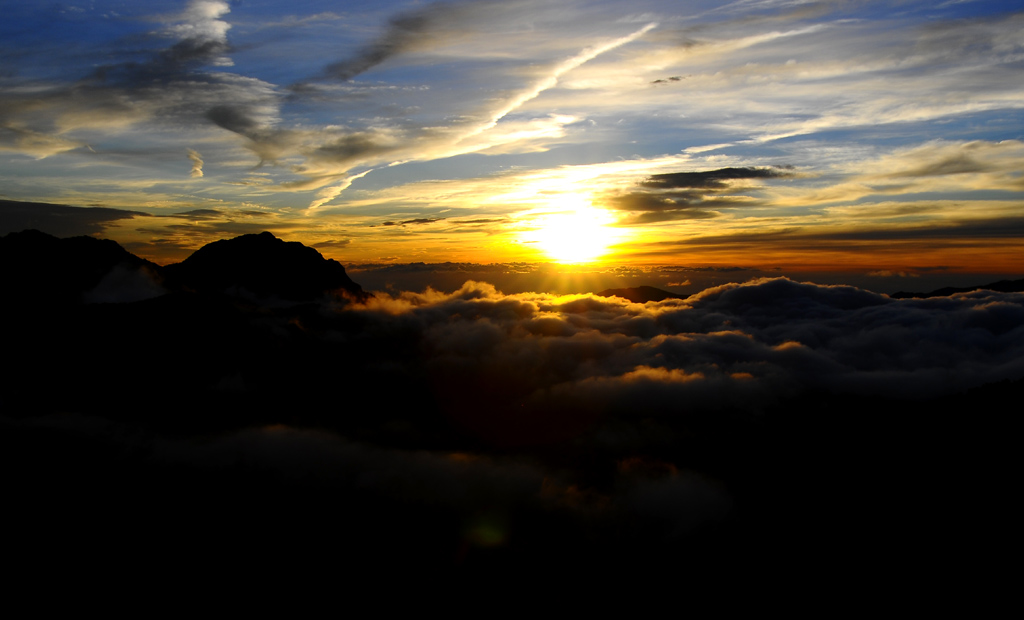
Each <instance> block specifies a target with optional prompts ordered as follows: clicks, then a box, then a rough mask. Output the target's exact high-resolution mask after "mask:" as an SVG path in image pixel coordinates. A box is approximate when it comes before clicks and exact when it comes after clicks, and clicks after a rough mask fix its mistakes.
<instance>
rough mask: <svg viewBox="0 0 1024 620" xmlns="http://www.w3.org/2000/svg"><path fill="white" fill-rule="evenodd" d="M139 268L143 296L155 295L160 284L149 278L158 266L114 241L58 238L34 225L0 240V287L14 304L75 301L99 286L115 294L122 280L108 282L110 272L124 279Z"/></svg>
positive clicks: (130, 283) (110, 275) (130, 277)
mask: <svg viewBox="0 0 1024 620" xmlns="http://www.w3.org/2000/svg"><path fill="white" fill-rule="evenodd" d="M115 269H119V270H120V272H121V273H117V272H115ZM140 270H142V271H145V272H147V273H146V274H145V275H141V276H138V279H141V280H145V281H146V288H147V289H148V290H147V291H146V293H145V294H144V296H152V295H153V294H158V293H155V291H157V290H158V289H159V285H158V284H157V283H156V282H155V281H153V280H152V279H151V276H152V275H153V274H155V273H156V272H157V271H158V270H159V267H158V266H157V265H155V264H154V263H151V262H149V261H146V260H143V259H141V258H139V257H137V256H135V255H134V254H132V253H131V252H129V251H127V250H125V249H124V248H122V247H121V246H120V245H119V244H118V243H117V242H116V241H113V240H110V239H96V238H94V237H86V236H79V237H67V238H64V239H61V238H58V237H54V236H53V235H49V234H47V233H44V232H41V231H38V230H33V229H30V230H24V231H21V232H12V233H9V234H7V235H6V236H4V237H2V238H0V286H3V288H4V290H5V291H6V292H7V293H8V294H9V295H10V297H11V299H13V300H16V301H17V302H18V303H29V304H39V303H54V302H60V303H75V302H78V301H81V300H82V299H83V295H85V296H86V297H88V295H87V293H90V292H91V291H93V290H95V289H97V287H98V286H100V285H101V284H103V286H104V287H106V288H105V290H106V289H109V290H108V291H107V292H108V293H109V294H114V293H115V292H116V291H114V289H115V288H117V287H118V286H120V285H123V284H125V282H121V283H120V284H119V283H118V282H111V281H110V278H111V277H112V274H113V277H114V278H115V279H120V280H126V281H127V280H132V274H138V273H139V272H140ZM127 284H129V285H132V286H135V285H137V284H138V282H127Z"/></svg>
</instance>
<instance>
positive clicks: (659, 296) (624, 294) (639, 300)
mask: <svg viewBox="0 0 1024 620" xmlns="http://www.w3.org/2000/svg"><path fill="white" fill-rule="evenodd" d="M596 295H600V296H601V297H621V298H623V299H628V300H629V301H631V302H633V303H635V304H644V303H647V302H649V301H662V300H665V299H685V298H686V296H685V295H677V294H675V293H670V292H668V291H663V290H661V289H660V288H654V287H653V286H634V287H631V288H609V289H605V290H603V291H601V292H600V293H596Z"/></svg>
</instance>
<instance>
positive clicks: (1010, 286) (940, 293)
mask: <svg viewBox="0 0 1024 620" xmlns="http://www.w3.org/2000/svg"><path fill="white" fill-rule="evenodd" d="M983 289H984V290H989V291H998V292H1000V293H1020V292H1024V279H1021V280H1000V281H998V282H992V283H990V284H981V285H978V286H967V287H963V288H956V287H952V286H947V287H944V288H940V289H935V290H934V291H931V292H930V293H908V292H905V291H899V292H898V293H893V294H892V295H889V297H892V298H893V299H926V298H928V297H949V296H950V295H953V294H956V293H969V292H971V291H979V290H983Z"/></svg>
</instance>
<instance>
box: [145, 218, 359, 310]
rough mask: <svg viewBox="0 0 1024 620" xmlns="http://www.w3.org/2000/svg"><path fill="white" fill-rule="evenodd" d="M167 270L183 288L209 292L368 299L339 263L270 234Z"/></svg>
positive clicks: (231, 242) (221, 246)
mask: <svg viewBox="0 0 1024 620" xmlns="http://www.w3.org/2000/svg"><path fill="white" fill-rule="evenodd" d="M165 269H166V271H167V273H168V274H169V275H170V276H172V277H173V278H174V279H175V280H176V281H177V282H178V283H179V284H182V285H184V286H186V287H188V288H192V289H195V290H197V291H201V292H206V293H223V292H241V291H248V292H249V293H252V294H254V295H256V296H258V297H278V298H281V299H287V300H292V301H305V300H312V299H315V298H317V297H319V296H321V295H323V294H324V293H327V292H330V291H338V290H342V291H346V292H347V293H349V294H350V295H353V296H355V297H358V298H361V297H364V296H365V293H363V290H362V288H361V287H360V286H359V285H358V284H356V283H355V282H353V281H352V280H351V278H349V277H348V274H346V273H345V268H344V267H343V266H342V265H341V263H339V262H338V261H336V260H334V259H326V258H324V257H323V255H321V254H320V252H317V251H316V250H315V249H313V248H311V247H307V246H305V245H303V244H301V243H299V242H297V241H284V240H282V239H278V238H277V237H275V236H274V235H273V234H271V233H270V232H266V231H264V232H261V233H259V234H248V235H242V236H240V237H235V238H233V239H221V240H220V241H214V242H213V243H210V244H207V245H205V246H203V247H202V248H200V249H198V250H196V251H195V252H194V253H193V254H192V255H191V256H189V257H188V258H186V259H185V260H184V261H182V262H181V263H178V264H175V265H168V266H167V267H166V268H165Z"/></svg>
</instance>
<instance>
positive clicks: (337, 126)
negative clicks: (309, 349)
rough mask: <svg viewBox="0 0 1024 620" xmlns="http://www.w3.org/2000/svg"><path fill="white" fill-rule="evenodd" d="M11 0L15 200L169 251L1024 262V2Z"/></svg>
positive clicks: (3, 128) (390, 264)
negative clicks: (272, 245) (262, 248)
mask: <svg viewBox="0 0 1024 620" xmlns="http://www.w3.org/2000/svg"><path fill="white" fill-rule="evenodd" d="M0 4H2V9H3V12H4V15H5V19H4V22H3V24H2V25H0V55H2V58H3V63H2V65H0V66H2V67H3V69H2V72H0V162H2V164H0V199H5V200H9V201H28V202H38V203H48V204H49V205H70V206H74V207H93V208H91V209H74V210H60V209H57V208H56V207H53V206H46V205H36V206H33V207H31V208H30V209H29V207H25V208H22V209H21V211H20V212H19V213H20V216H19V217H21V220H25V219H26V217H27V219H33V218H34V220H33V221H38V222H43V223H44V224H53V222H55V221H60V222H62V225H63V227H64V228H63V229H62V231H63V233H64V234H93V235H95V236H100V237H106V238H112V239H115V240H116V241H118V242H119V243H121V244H122V245H124V246H125V247H126V248H128V249H129V250H130V251H132V252H134V253H135V254H137V255H139V256H142V257H144V258H148V259H150V260H154V261H156V262H158V263H169V262H174V261H180V260H182V259H184V258H185V257H187V256H188V255H189V254H190V253H191V252H192V251H194V250H195V249H198V248H199V247H201V246H202V245H204V244H205V243H209V242H211V241H215V240H217V239H221V238H227V237H232V236H236V235H239V234H244V233H252V232H260V231H263V230H269V231H271V232H273V233H274V234H275V235H277V236H279V237H281V238H284V239H287V240H289V241H301V242H302V243H305V244H307V245H311V246H313V247H315V248H317V249H318V250H319V251H320V252H321V253H323V254H324V255H325V256H327V257H330V258H335V259H337V260H339V261H341V262H342V263H343V264H345V265H346V266H348V267H349V268H350V271H355V272H359V271H360V269H362V270H364V273H366V276H365V277H366V278H370V279H371V280H372V278H371V272H373V273H377V274H379V273H381V270H382V269H383V270H390V271H387V273H389V274H390V276H396V277H397V275H396V274H398V273H399V272H400V271H401V270H402V268H401V266H402V265H408V264H410V263H412V264H416V263H446V264H448V265H449V266H451V265H456V266H457V267H453V268H452V270H454V271H456V272H458V273H457V274H456V275H455V276H453V277H452V278H451V279H452V283H451V286H449V287H448V289H449V290H454V289H456V288H458V287H459V286H460V285H461V283H462V278H461V275H463V273H464V272H465V270H466V268H467V267H466V266H467V265H488V264H490V265H494V264H500V265H504V266H506V267H508V266H509V265H513V266H515V265H519V267H518V268H513V269H511V272H515V271H516V270H517V269H518V270H519V271H524V270H525V271H531V272H536V271H537V269H538V267H537V265H541V264H556V265H558V264H584V265H591V266H595V265H597V266H600V269H619V270H623V269H624V270H639V271H641V272H646V273H651V274H657V278H655V279H654V281H653V282H650V283H654V284H659V285H663V286H664V287H666V288H672V286H676V288H677V289H678V290H682V289H683V288H685V287H686V286H689V285H692V284H693V283H695V282H698V281H700V282H704V280H700V278H701V277H702V276H701V274H708V273H715V274H734V273H746V274H748V276H750V277H753V276H757V275H765V274H786V275H796V276H800V274H817V275H818V276H820V277H819V278H818V280H819V281H822V280H828V277H826V276H823V275H822V274H829V273H834V274H841V275H836V276H835V278H836V279H837V281H838V280H843V281H846V282H851V283H853V282H856V283H862V282H870V281H871V280H872V278H874V279H875V281H877V282H882V281H884V282H885V283H886V284H885V285H884V286H883V285H879V286H876V287H874V288H875V290H879V289H880V288H885V287H889V288H891V289H893V290H896V289H899V288H903V289H919V290H920V289H924V290H927V289H929V288H930V287H929V286H928V285H927V284H926V283H930V282H934V283H936V284H938V283H939V282H940V281H941V282H943V283H956V282H954V280H955V278H957V277H959V278H961V279H967V280H972V281H973V283H975V284H978V283H980V282H977V281H974V280H977V279H978V278H979V277H981V276H980V275H979V274H986V275H991V276H993V277H994V276H996V275H1014V274H1017V275H1018V277H1019V274H1024V259H1022V257H1024V252H1022V250H1024V210H1022V208H1021V205H1022V199H1024V176H1022V170H1024V79H1022V71H1021V69H1022V68H1024V11H1019V10H1018V11H1014V10H1013V9H1012V8H1008V7H1010V6H1011V5H1009V4H1007V3H1003V2H987V1H971V0H959V1H957V0H951V1H948V2H914V1H895V0H893V1H878V2H871V1H864V2H855V1H851V2H841V1H839V2H813V1H800V0H779V1H775V0H740V1H736V2H710V1H707V2H704V1H691V2H680V1H676V0H672V1H665V0H633V1H631V2H621V1H608V0H605V1H600V0H560V1H558V2H555V1H551V0H502V1H500V2H498V1H487V0H474V1H453V2H432V3H431V2H410V1H381V2H374V3H355V2H324V1H317V0H309V1H306V0H300V1H294V2H287V3H281V2H271V1H269V0H244V1H237V2H222V1H220V0H191V1H189V2H159V3H157V2H145V1H143V2H131V3H129V2H119V1H95V2H75V3H23V2H9V1H7V0H4V1H3V2H2V3H0ZM95 207H101V209H96V208H95ZM26 209H29V210H28V211H26ZM26 213H28V216H31V217H28V216H26ZM15 219H17V218H15ZM19 221H20V220H19ZM40 227H42V228H44V230H45V228H46V226H40ZM55 234H57V233H55ZM592 268H594V269H596V268H597V267H592ZM503 273H505V274H506V276H507V275H508V273H510V270H509V269H507V268H506V269H504V271H503ZM354 276H355V274H354ZM390 276H389V277H390ZM652 277H653V276H652ZM721 278H725V280H721V279H719V280H718V281H715V282H712V281H708V282H707V283H711V284H713V283H720V282H722V281H727V280H728V277H727V276H725V275H723V276H721ZM929 278H930V279H929ZM942 278H945V279H944V280H943V279H942ZM506 279H507V278H506ZM734 279H735V278H734ZM356 280H357V281H359V278H358V277H356ZM491 280H492V281H493V280H494V278H491ZM396 281H397V280H396ZM374 282H376V281H374ZM381 282H383V280H381ZM530 284H531V287H533V288H535V287H536V279H535V280H534V281H532V282H531V283H530ZM510 286H511V285H510ZM524 287H526V285H524ZM371 288H372V287H371ZM512 289H515V287H514V286H512V287H511V289H508V290H506V292H509V291H510V290H512ZM522 290H525V288H523V289H522ZM512 292H515V291H514V290H512ZM690 292H694V291H690Z"/></svg>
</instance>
